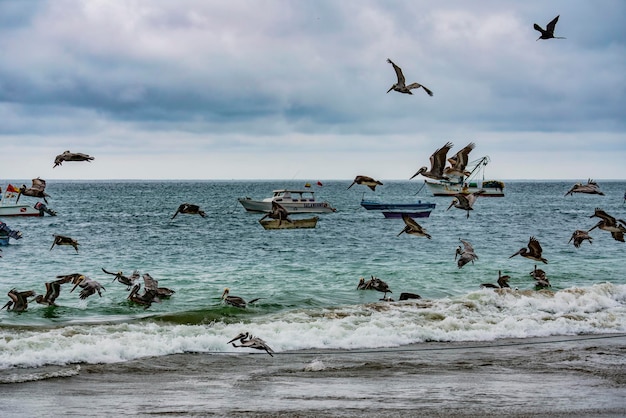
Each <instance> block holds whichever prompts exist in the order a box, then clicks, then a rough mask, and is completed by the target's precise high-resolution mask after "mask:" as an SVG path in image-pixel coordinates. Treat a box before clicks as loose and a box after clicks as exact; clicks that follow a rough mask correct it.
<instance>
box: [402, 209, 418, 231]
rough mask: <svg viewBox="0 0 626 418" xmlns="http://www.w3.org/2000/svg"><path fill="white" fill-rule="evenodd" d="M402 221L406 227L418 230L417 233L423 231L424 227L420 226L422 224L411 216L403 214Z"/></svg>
mask: <svg viewBox="0 0 626 418" xmlns="http://www.w3.org/2000/svg"><path fill="white" fill-rule="evenodd" d="M402 220H403V221H404V223H405V224H406V226H408V227H409V228H411V229H413V230H416V231H421V230H422V227H421V226H420V224H418V223H417V222H416V221H415V219H413V218H411V217H410V216H409V215H407V214H406V213H403V214H402Z"/></svg>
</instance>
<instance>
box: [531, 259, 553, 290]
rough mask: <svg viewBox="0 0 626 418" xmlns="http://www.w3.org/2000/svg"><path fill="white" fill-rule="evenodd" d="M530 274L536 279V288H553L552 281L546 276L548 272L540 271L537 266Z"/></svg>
mask: <svg viewBox="0 0 626 418" xmlns="http://www.w3.org/2000/svg"><path fill="white" fill-rule="evenodd" d="M529 274H530V275H531V276H532V277H533V278H534V279H535V287H538V288H540V289H544V288H546V287H552V285H551V284H550V280H548V277H547V276H546V272H545V271H543V270H541V269H538V268H537V265H536V264H535V268H534V269H533V271H531V272H530V273H529Z"/></svg>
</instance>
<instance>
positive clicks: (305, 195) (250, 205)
mask: <svg viewBox="0 0 626 418" xmlns="http://www.w3.org/2000/svg"><path fill="white" fill-rule="evenodd" d="M237 200H238V201H239V203H241V205H242V206H243V207H244V208H245V209H246V210H247V211H248V212H260V213H268V212H270V211H271V210H272V202H277V203H280V205H281V206H283V207H284V208H285V209H287V212H289V213H330V212H335V211H336V210H337V209H335V208H333V207H332V206H331V205H330V203H328V202H326V201H323V202H320V201H318V200H316V199H315V192H313V191H311V190H290V189H279V190H274V191H273V195H272V197H267V198H265V199H263V200H253V199H251V198H249V197H240V198H239V199H237Z"/></svg>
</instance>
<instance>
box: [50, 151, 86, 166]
mask: <svg viewBox="0 0 626 418" xmlns="http://www.w3.org/2000/svg"><path fill="white" fill-rule="evenodd" d="M93 159H94V157H92V156H89V155H87V154H82V153H80V152H69V151H64V152H63V154H59V155H57V156H56V158H55V159H54V166H53V167H52V168H55V167H56V166H58V165H62V164H63V161H87V162H90V161H91V160H93Z"/></svg>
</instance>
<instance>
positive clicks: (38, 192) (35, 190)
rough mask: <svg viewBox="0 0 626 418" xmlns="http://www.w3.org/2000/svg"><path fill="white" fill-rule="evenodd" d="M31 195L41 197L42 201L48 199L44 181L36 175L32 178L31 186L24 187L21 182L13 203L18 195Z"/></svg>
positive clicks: (18, 198) (17, 200)
mask: <svg viewBox="0 0 626 418" xmlns="http://www.w3.org/2000/svg"><path fill="white" fill-rule="evenodd" d="M21 195H24V196H31V197H38V198H41V199H43V201H44V202H46V203H48V199H46V197H50V195H49V194H48V193H46V181H45V180H43V179H40V178H39V177H37V178H36V179H33V180H32V186H30V187H28V188H27V187H26V185H25V184H22V187H20V188H19V190H18V193H17V199H15V203H17V202H19V200H20V196H21Z"/></svg>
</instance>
